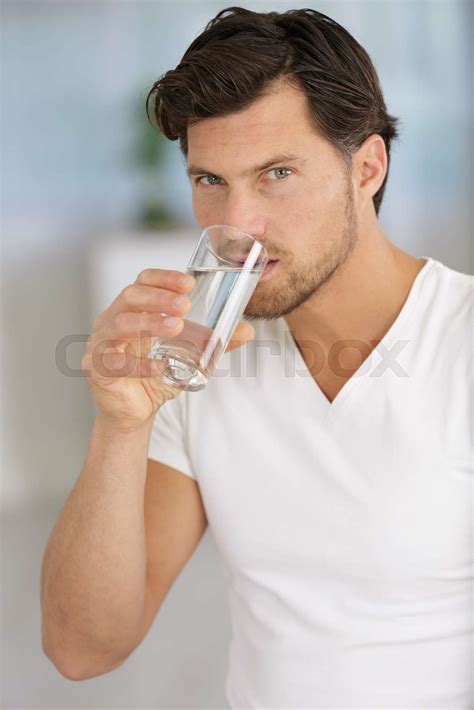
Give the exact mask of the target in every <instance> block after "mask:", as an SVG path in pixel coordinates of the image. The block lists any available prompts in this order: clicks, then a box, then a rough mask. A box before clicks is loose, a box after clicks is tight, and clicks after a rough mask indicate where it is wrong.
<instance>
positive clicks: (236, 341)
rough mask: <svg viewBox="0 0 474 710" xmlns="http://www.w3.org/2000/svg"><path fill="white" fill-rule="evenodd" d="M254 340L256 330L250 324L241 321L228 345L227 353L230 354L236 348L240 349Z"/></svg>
mask: <svg viewBox="0 0 474 710" xmlns="http://www.w3.org/2000/svg"><path fill="white" fill-rule="evenodd" d="M254 338H255V328H254V327H253V326H252V325H250V323H246V322H245V321H240V322H239V323H238V324H237V326H236V327H235V330H234V332H233V333H232V338H231V340H230V342H229V344H228V345H227V347H226V349H225V352H229V351H230V350H233V349H234V348H239V347H241V346H242V345H245V343H248V342H249V341H250V340H253V339H254Z"/></svg>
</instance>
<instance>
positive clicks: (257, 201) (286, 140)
mask: <svg viewBox="0 0 474 710" xmlns="http://www.w3.org/2000/svg"><path fill="white" fill-rule="evenodd" d="M306 106H307V103H306V97H305V96H304V94H303V93H302V92H301V91H299V90H298V89H296V88H294V87H292V86H289V85H288V84H286V85H282V86H281V88H279V89H278V90H277V91H275V92H274V93H271V94H269V95H267V96H265V97H263V98H260V99H258V100H257V101H255V102H254V103H253V104H252V105H251V106H250V107H248V108H247V109H245V110H243V111H240V112H236V113H232V114H230V115H229V116H223V117H219V118H208V119H204V120H202V121H200V122H199V123H197V124H195V125H194V126H190V127H188V170H189V173H190V179H191V184H192V199H193V209H194V214H195V216H196V220H197V223H198V224H199V225H200V226H201V227H202V228H204V227H208V226H209V225H212V224H228V225H231V226H233V227H238V228H239V229H241V230H243V231H244V232H247V233H248V234H251V235H252V236H253V237H255V238H256V239H258V240H259V241H260V242H262V243H263V244H264V246H265V247H266V249H267V251H268V254H269V259H271V260H272V259H277V260H278V263H277V264H276V266H275V267H274V268H273V270H272V272H271V274H269V275H268V276H267V277H266V278H265V279H264V280H260V281H259V282H258V285H257V288H256V289H255V291H254V293H253V295H252V297H251V299H250V301H249V303H248V305H247V308H246V310H245V314H244V315H245V316H246V317H247V318H253V319H264V320H269V319H272V318H279V317H281V316H284V315H287V314H288V313H290V312H291V311H293V310H294V309H295V308H297V307H298V306H300V305H301V304H303V303H305V302H306V301H307V300H308V299H309V298H310V297H311V296H312V295H313V294H316V293H317V291H318V289H320V287H321V286H322V284H323V283H324V282H325V281H327V280H328V279H329V277H330V276H331V275H332V274H333V273H334V272H335V271H336V270H337V269H338V267H339V266H340V265H341V264H342V263H343V262H344V261H345V259H346V258H347V256H348V255H349V254H350V252H351V250H352V248H353V246H354V244H355V241H356V237H357V219H356V213H355V210H354V201H353V193H352V182H351V179H350V175H349V173H348V170H347V168H346V166H345V164H344V162H343V160H342V158H341V157H340V155H339V154H338V153H337V152H336V150H335V148H334V147H333V146H332V145H331V143H329V142H328V141H327V140H326V139H324V138H322V137H321V136H320V135H319V134H318V133H317V132H316V131H315V128H314V126H313V125H312V124H311V122H310V119H309V116H308V113H307V108H306ZM283 156H286V157H283ZM262 166H266V167H262Z"/></svg>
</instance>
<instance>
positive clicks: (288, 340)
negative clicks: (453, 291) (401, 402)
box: [278, 256, 439, 417]
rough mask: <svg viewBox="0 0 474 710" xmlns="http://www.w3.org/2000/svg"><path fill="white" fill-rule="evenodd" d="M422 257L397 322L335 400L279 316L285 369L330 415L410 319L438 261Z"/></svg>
mask: <svg viewBox="0 0 474 710" xmlns="http://www.w3.org/2000/svg"><path fill="white" fill-rule="evenodd" d="M421 258H422V259H426V263H425V264H424V265H423V266H422V268H421V269H420V271H419V272H418V273H417V275H416V276H415V279H414V280H413V283H412V285H411V288H410V291H409V293H408V296H407V298H406V299H405V302H404V304H403V306H402V308H401V309H400V311H399V313H398V315H397V317H396V318H395V320H394V322H393V323H392V325H391V326H390V327H389V329H388V330H387V332H386V333H385V335H384V336H383V338H382V339H381V341H380V342H379V343H378V344H377V346H376V347H375V348H374V349H373V350H372V351H371V352H370V354H369V355H368V356H367V357H366V358H365V360H364V361H363V362H362V363H361V364H360V366H359V368H358V369H357V370H356V371H355V372H354V373H353V374H352V375H351V377H350V378H349V379H348V380H347V381H346V382H345V384H344V385H343V387H342V388H341V389H340V390H339V392H338V393H337V394H336V396H335V397H334V399H333V400H332V402H330V401H329V399H328V398H327V397H326V395H325V394H324V392H323V391H322V389H321V387H320V386H319V385H318V383H317V382H316V380H315V379H314V377H313V375H312V374H311V372H310V371H309V368H308V366H307V365H306V363H305V361H304V359H303V356H302V354H301V352H300V350H299V348H298V346H297V344H296V341H295V339H294V337H293V333H292V332H291V330H290V329H289V326H288V324H287V323H286V321H285V319H284V318H283V317H282V318H279V319H278V324H279V328H280V336H281V338H282V341H284V346H283V355H284V360H285V363H284V365H285V372H292V371H293V370H294V373H295V382H296V385H295V386H298V387H304V388H306V390H308V396H310V397H311V396H313V392H314V394H315V396H316V400H317V401H318V404H319V407H320V408H322V410H323V411H324V412H325V414H326V416H327V417H329V416H332V415H334V414H335V413H336V412H338V411H339V410H340V408H341V406H342V405H343V403H344V402H345V401H346V399H347V397H348V396H349V394H350V393H351V392H353V391H354V389H355V388H356V387H357V386H358V385H359V384H360V383H361V382H363V381H364V380H365V379H366V378H367V377H368V376H369V375H370V373H371V372H373V370H374V369H375V368H376V367H377V365H378V364H379V363H380V361H381V360H382V359H383V353H385V352H386V351H389V350H391V348H392V347H393V345H394V341H395V340H396V338H397V337H398V336H399V335H400V330H401V328H402V327H403V326H405V325H406V323H407V321H408V319H409V318H410V316H411V315H412V313H413V312H414V306H415V304H416V302H417V300H418V296H419V294H420V290H421V287H422V284H423V282H424V280H425V278H426V276H427V274H428V272H429V271H430V270H431V269H432V267H433V265H434V264H435V263H439V262H437V261H436V260H435V259H433V258H431V257H429V256H422V257H421ZM298 373H300V374H298Z"/></svg>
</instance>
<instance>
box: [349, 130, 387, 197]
mask: <svg viewBox="0 0 474 710" xmlns="http://www.w3.org/2000/svg"><path fill="white" fill-rule="evenodd" d="M387 165H388V160H387V151H386V149H385V143H384V140H383V138H382V137H381V136H379V135H378V134H377V133H374V134H372V135H370V136H369V137H368V138H366V139H365V141H364V142H363V143H362V145H361V146H360V147H359V148H358V150H357V151H356V152H355V153H354V154H353V157H352V167H353V169H352V177H353V181H354V186H355V189H356V191H357V193H358V203H359V205H360V206H361V207H363V206H364V205H365V204H366V203H367V202H368V201H369V200H371V199H372V197H373V196H374V195H375V194H376V192H377V191H378V189H379V188H380V186H381V185H382V183H383V181H384V178H385V175H386V174H387Z"/></svg>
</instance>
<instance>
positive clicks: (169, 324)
mask: <svg viewBox="0 0 474 710" xmlns="http://www.w3.org/2000/svg"><path fill="white" fill-rule="evenodd" d="M183 327H184V321H183V319H182V318H179V317H177V316H165V315H162V314H161V313H132V312H128V311H126V312H124V311H121V312H120V313H116V314H115V315H114V316H112V317H111V318H108V319H107V320H106V321H104V322H103V323H102V325H101V328H100V330H99V331H98V332H97V333H96V335H95V338H94V340H95V342H97V340H103V339H109V338H116V339H120V340H127V341H128V340H131V339H132V338H147V337H151V336H162V337H167V338H173V337H174V336H176V335H178V334H179V333H180V332H181V331H182V329H183Z"/></svg>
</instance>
